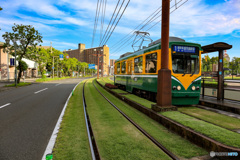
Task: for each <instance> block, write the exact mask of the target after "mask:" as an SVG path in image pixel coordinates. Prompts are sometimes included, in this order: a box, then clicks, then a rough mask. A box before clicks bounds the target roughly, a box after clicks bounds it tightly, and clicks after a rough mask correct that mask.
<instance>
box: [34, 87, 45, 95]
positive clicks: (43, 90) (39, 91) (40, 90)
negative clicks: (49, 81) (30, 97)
mask: <svg viewBox="0 0 240 160" xmlns="http://www.w3.org/2000/svg"><path fill="white" fill-rule="evenodd" d="M47 89H48V88H44V89H42V90H40V91H37V92H34V93H35V94H37V93H39V92H42V91H45V90H47Z"/></svg>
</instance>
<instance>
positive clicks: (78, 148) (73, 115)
mask: <svg viewBox="0 0 240 160" xmlns="http://www.w3.org/2000/svg"><path fill="white" fill-rule="evenodd" d="M82 88H83V82H81V83H80V84H79V85H78V86H77V87H76V89H75V91H74V93H73V96H72V97H71V98H70V100H69V103H68V106H67V108H66V111H65V115H64V117H63V121H62V123H61V127H60V130H59V133H58V136H57V140H56V143H55V146H54V149H53V159H57V160H79V159H84V160H91V153H90V148H89V143H88V137H87V131H86V125H85V119H84V111H83V102H82Z"/></svg>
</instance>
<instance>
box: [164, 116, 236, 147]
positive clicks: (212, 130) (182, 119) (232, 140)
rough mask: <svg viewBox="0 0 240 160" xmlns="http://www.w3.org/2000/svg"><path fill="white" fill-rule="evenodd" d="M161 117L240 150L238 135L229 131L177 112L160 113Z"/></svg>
mask: <svg viewBox="0 0 240 160" xmlns="http://www.w3.org/2000/svg"><path fill="white" fill-rule="evenodd" d="M161 114H162V115H164V116H166V117H168V118H170V119H172V120H174V121H176V122H178V123H180V124H182V125H184V126H186V127H189V128H191V129H193V130H195V131H197V132H199V133H202V134H204V135H206V136H208V137H210V138H212V139H215V140H216V141H219V142H221V143H223V144H226V145H229V146H233V147H237V148H240V134H239V133H236V132H232V131H229V130H227V129H225V128H221V127H219V126H216V125H213V124H210V123H207V122H204V121H202V120H199V119H196V118H194V117H191V116H188V115H185V114H183V113H180V112H178V111H169V112H162V113H161Z"/></svg>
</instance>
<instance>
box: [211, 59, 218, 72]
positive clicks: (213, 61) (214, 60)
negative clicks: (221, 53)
mask: <svg viewBox="0 0 240 160" xmlns="http://www.w3.org/2000/svg"><path fill="white" fill-rule="evenodd" d="M210 61H211V63H212V71H213V64H216V63H217V62H218V57H212V58H211V59H210Z"/></svg>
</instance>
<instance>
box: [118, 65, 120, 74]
mask: <svg viewBox="0 0 240 160" xmlns="http://www.w3.org/2000/svg"><path fill="white" fill-rule="evenodd" d="M119 73H120V63H118V64H117V74H119Z"/></svg>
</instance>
